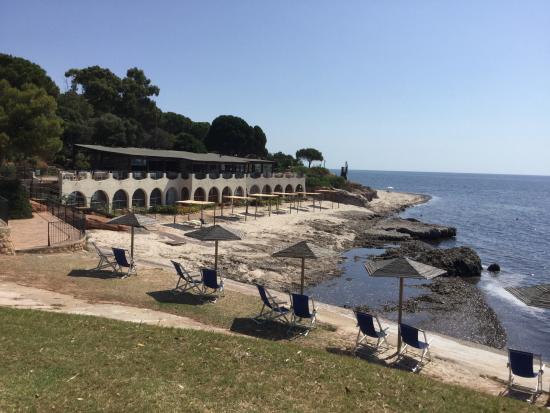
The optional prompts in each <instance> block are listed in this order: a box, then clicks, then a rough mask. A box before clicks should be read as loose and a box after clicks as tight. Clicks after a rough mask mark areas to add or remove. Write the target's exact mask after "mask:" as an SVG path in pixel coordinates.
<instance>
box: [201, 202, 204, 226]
mask: <svg viewBox="0 0 550 413" xmlns="http://www.w3.org/2000/svg"><path fill="white" fill-rule="evenodd" d="M202 221H204V219H203V214H202V205H201V227H202Z"/></svg>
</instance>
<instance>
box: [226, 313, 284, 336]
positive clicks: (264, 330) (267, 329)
mask: <svg viewBox="0 0 550 413" xmlns="http://www.w3.org/2000/svg"><path fill="white" fill-rule="evenodd" d="M230 330H231V331H234V332H235V333H239V334H244V335H247V336H251V337H256V338H262V339H265V340H272V341H280V340H289V339H292V338H293V334H292V332H289V330H288V324H286V323H283V322H279V321H265V322H261V323H259V322H257V321H256V320H255V319H253V318H251V317H242V318H235V319H234V320H233V323H232V324H231V328H230Z"/></svg>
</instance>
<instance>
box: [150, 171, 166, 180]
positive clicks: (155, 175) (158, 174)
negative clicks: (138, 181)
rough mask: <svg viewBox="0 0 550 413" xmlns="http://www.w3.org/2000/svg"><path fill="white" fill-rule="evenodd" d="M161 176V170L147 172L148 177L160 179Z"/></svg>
mask: <svg viewBox="0 0 550 413" xmlns="http://www.w3.org/2000/svg"><path fill="white" fill-rule="evenodd" d="M163 176H164V172H162V171H153V172H149V177H150V178H151V179H161V178H162V177H163Z"/></svg>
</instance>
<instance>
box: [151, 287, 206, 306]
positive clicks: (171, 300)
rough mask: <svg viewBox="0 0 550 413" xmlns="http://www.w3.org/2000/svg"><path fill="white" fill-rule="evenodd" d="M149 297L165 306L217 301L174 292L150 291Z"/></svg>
mask: <svg viewBox="0 0 550 413" xmlns="http://www.w3.org/2000/svg"><path fill="white" fill-rule="evenodd" d="M147 295H148V296H150V297H152V298H153V299H155V300H156V301H158V302H159V303H164V304H186V305H203V304H208V303H211V302H212V301H214V300H215V297H214V296H208V295H197V294H191V293H188V292H176V293H174V291H173V290H161V291H149V292H147Z"/></svg>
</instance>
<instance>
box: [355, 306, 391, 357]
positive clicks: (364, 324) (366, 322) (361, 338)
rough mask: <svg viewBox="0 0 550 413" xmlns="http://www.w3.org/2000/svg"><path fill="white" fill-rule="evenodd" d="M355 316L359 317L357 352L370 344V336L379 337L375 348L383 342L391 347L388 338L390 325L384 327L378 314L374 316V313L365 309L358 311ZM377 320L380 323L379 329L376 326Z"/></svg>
mask: <svg viewBox="0 0 550 413" xmlns="http://www.w3.org/2000/svg"><path fill="white" fill-rule="evenodd" d="M355 317H356V318H357V327H359V331H358V332H357V340H356V342H355V350H354V352H355V353H357V351H358V350H359V348H360V347H367V346H368V344H369V343H368V337H372V338H375V339H377V342H376V347H375V350H378V349H379V348H380V344H381V343H382V342H384V343H385V345H386V347H389V345H388V342H387V340H386V337H387V335H388V333H387V331H388V328H389V327H386V328H382V325H381V324H380V320H379V319H378V316H373V315H372V314H369V313H365V312H363V311H356V312H355ZM375 320H376V324H378V330H376V327H375V326H374V321H375Z"/></svg>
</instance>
